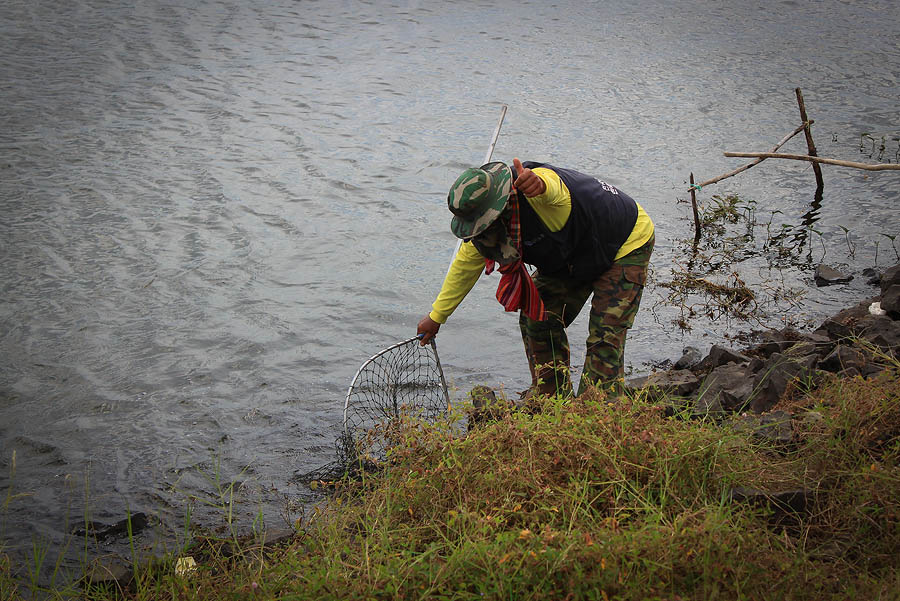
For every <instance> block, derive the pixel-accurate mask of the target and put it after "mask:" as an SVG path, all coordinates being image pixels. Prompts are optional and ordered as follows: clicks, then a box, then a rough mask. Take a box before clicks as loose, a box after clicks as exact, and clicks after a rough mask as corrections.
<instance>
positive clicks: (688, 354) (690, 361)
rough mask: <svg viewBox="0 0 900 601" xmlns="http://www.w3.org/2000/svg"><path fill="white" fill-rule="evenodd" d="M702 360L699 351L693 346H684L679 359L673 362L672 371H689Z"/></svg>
mask: <svg viewBox="0 0 900 601" xmlns="http://www.w3.org/2000/svg"><path fill="white" fill-rule="evenodd" d="M702 360H703V354H702V353H701V352H700V349H698V348H697V347H694V346H686V347H685V348H684V350H683V351H682V355H681V359H679V360H678V361H676V362H675V365H673V366H672V367H673V368H674V369H691V368H693V367H695V366H696V365H697V364H698V363H700V361H702Z"/></svg>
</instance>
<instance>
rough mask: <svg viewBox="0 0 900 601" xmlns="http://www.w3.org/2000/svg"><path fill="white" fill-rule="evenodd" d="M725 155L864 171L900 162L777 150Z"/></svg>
mask: <svg viewBox="0 0 900 601" xmlns="http://www.w3.org/2000/svg"><path fill="white" fill-rule="evenodd" d="M725 156H727V157H744V158H752V157H757V158H759V159H791V160H794V161H809V162H811V163H825V164H826V165H838V166H839V167H852V168H853V169H865V170H866V171H888V170H900V163H876V164H875V165H870V164H868V163H857V162H855V161H842V160H839V159H826V158H822V157H813V156H809V155H807V154H781V153H777V152H726V153H725Z"/></svg>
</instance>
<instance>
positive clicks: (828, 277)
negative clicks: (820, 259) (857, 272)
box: [815, 264, 853, 286]
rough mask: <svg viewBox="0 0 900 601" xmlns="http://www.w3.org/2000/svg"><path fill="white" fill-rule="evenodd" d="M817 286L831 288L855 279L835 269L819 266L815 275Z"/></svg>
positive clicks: (823, 265)
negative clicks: (833, 285)
mask: <svg viewBox="0 0 900 601" xmlns="http://www.w3.org/2000/svg"><path fill="white" fill-rule="evenodd" d="M815 279H816V286H830V285H832V284H846V283H847V282H849V281H850V280H852V279H853V276H852V275H847V274H845V273H841V272H840V271H838V270H837V269H835V268H834V267H829V266H828V265H825V264H819V266H818V267H816V273H815Z"/></svg>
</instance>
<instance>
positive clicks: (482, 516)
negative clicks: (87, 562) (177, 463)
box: [0, 362, 900, 601]
mask: <svg viewBox="0 0 900 601" xmlns="http://www.w3.org/2000/svg"><path fill="white" fill-rule="evenodd" d="M781 408H783V409H788V410H790V411H791V412H792V413H793V414H794V421H793V427H794V434H795V436H794V444H792V445H789V446H773V443H767V442H765V441H763V440H762V439H760V438H759V437H757V436H754V434H753V433H752V432H745V431H740V432H739V431H736V430H735V429H732V428H731V427H729V426H728V425H727V424H716V423H713V422H700V421H692V420H687V419H681V418H680V417H679V416H675V417H667V416H666V415H665V411H664V410H663V409H662V408H661V406H660V405H656V404H649V403H647V402H645V400H644V399H643V397H642V395H641V394H640V393H638V394H637V395H636V396H635V397H631V398H627V399H626V400H624V401H622V402H620V403H619V404H618V405H616V406H613V407H610V406H608V405H607V404H605V403H604V402H602V401H598V402H581V401H570V402H563V401H559V400H550V401H548V402H547V404H546V405H545V407H544V408H543V412H542V413H540V414H539V415H535V416H528V415H522V414H518V415H513V416H511V417H509V418H507V419H503V420H501V421H498V422H496V423H492V424H488V425H486V426H484V427H481V428H478V429H476V430H474V431H473V432H470V433H469V434H468V436H466V437H465V438H460V437H459V436H455V435H453V434H452V432H451V429H450V428H448V427H443V426H441V425H438V426H429V425H423V424H417V423H414V422H409V423H407V424H405V425H404V428H403V437H404V444H402V445H400V447H398V449H399V450H398V451H397V452H395V453H394V455H393V457H392V464H391V466H390V469H388V470H385V471H383V472H380V473H378V474H374V475H367V476H365V477H364V478H363V479H362V480H361V481H354V482H345V483H341V484H339V485H338V486H337V487H336V490H335V492H334V497H333V499H332V501H331V502H330V503H329V505H328V507H327V509H326V510H325V511H323V512H321V513H320V514H318V515H317V516H315V517H313V518H311V519H309V520H307V521H306V522H304V523H303V524H302V527H301V528H300V530H299V532H298V534H297V536H296V537H294V539H293V540H292V541H291V542H290V543H289V544H287V545H286V546H283V547H281V548H277V549H269V550H255V549H253V548H245V549H243V550H242V551H240V552H238V553H235V554H232V553H223V552H222V550H221V548H219V547H216V546H215V545H206V546H204V545H203V544H198V545H197V546H196V547H194V548H193V549H190V550H188V551H187V553H186V554H191V555H192V556H194V557H196V558H197V560H198V564H199V566H198V568H197V570H195V571H191V572H188V573H186V574H182V575H177V574H176V573H175V570H174V565H175V558H172V560H171V561H168V562H164V563H163V564H162V565H161V566H157V567H155V568H152V569H146V570H143V571H139V572H138V574H137V578H136V580H135V582H133V583H132V585H131V587H130V588H128V589H126V590H124V591H123V590H121V589H117V588H116V587H108V588H106V589H102V590H101V589H96V590H93V591H87V592H85V593H84V594H85V596H86V597H88V598H96V599H107V598H116V597H127V598H135V599H187V598H190V599H193V598H197V599H231V598H250V599H580V598H585V599H715V598H721V599H816V600H817V601H818V600H821V599H847V598H859V599H898V598H900V559H898V557H900V463H898V462H900V369H898V365H897V363H896V362H893V365H892V369H890V370H888V371H887V372H885V373H883V374H881V375H880V376H878V377H877V378H875V379H871V380H864V379H862V378H855V379H845V380H842V379H838V378H833V379H830V380H827V381H825V382H824V383H823V384H822V385H821V386H819V387H818V388H817V389H816V390H815V391H813V392H811V393H809V394H807V395H802V394H800V393H799V392H795V393H794V395H793V396H792V397H791V398H787V399H784V400H783V401H782V405H781ZM751 490H752V491H753V492H754V494H747V491H751ZM736 491H742V493H741V494H737V495H736V494H735V492H736ZM761 491H764V492H767V493H772V496H771V497H768V500H766V499H767V497H765V496H763V495H761V494H759V493H760V492H761ZM777 493H785V494H784V495H780V496H779V495H777ZM784 498H789V499H790V501H783V499H784ZM779 499H782V502H781V504H779V502H778V500H779ZM798 499H799V500H800V502H799V503H798V502H797V500H798ZM788 505H790V507H788ZM226 555H227V557H226ZM0 573H2V574H3V576H0V582H2V584H0V592H2V593H3V597H4V598H20V597H22V598H28V597H30V595H31V593H30V592H28V591H24V590H22V589H20V588H17V585H16V584H15V582H13V581H12V579H11V578H10V573H11V568H10V566H8V565H7V564H5V563H4V562H3V560H2V557H0ZM51 596H53V594H52V592H51Z"/></svg>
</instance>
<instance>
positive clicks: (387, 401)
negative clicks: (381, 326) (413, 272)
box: [337, 337, 450, 465]
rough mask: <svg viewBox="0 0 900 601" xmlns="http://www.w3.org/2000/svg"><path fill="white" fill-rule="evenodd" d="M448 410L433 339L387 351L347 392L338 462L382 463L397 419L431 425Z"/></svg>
mask: <svg viewBox="0 0 900 601" xmlns="http://www.w3.org/2000/svg"><path fill="white" fill-rule="evenodd" d="M449 406H450V394H449V392H448V390H447V382H446V380H445V379H444V371H443V369H442V368H441V361H440V358H439V357H438V352H437V345H436V344H435V342H434V339H432V340H431V342H430V343H429V344H427V345H425V346H422V345H421V344H420V341H419V338H418V337H414V338H410V339H409V340H404V341H403V342H399V343H397V344H394V345H392V346H389V347H387V348H386V349H384V350H382V351H380V352H378V353H376V354H375V355H373V356H372V357H370V358H369V359H368V360H367V361H366V362H365V363H363V364H362V366H360V368H359V370H357V372H356V375H355V376H354V377H353V381H352V382H351V383H350V387H349V388H348V389H347V398H346V399H345V401H344V417H343V424H342V426H343V427H342V432H341V435H340V438H339V439H338V441H337V451H338V460H339V461H340V462H341V463H344V464H345V465H350V464H352V463H355V462H358V461H360V460H362V461H366V462H369V461H374V462H377V461H383V460H384V459H385V457H386V454H387V450H388V448H389V447H390V446H391V445H392V443H393V442H394V440H393V438H392V434H393V433H394V430H393V428H392V427H393V426H395V425H396V424H397V423H398V421H399V419H400V418H401V416H406V415H409V416H413V417H416V418H419V419H423V420H426V421H428V422H433V421H434V420H436V419H437V418H438V417H440V416H441V415H442V414H444V413H445V412H446V410H447V409H448V408H449Z"/></svg>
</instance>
